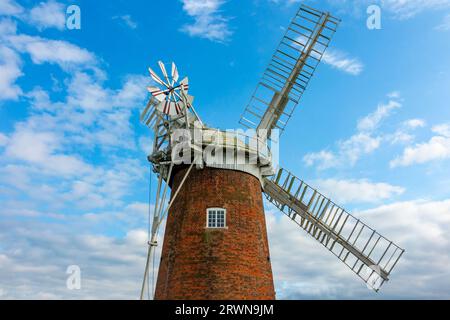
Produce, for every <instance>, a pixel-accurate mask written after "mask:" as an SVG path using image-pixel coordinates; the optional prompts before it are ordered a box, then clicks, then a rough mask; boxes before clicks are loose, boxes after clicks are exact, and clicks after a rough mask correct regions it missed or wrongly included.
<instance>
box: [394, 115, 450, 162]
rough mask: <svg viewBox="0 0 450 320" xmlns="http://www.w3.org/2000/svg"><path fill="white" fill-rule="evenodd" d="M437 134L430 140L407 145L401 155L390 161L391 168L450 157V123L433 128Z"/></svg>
mask: <svg viewBox="0 0 450 320" xmlns="http://www.w3.org/2000/svg"><path fill="white" fill-rule="evenodd" d="M432 131H433V132H434V133H435V134H436V135H435V136H433V137H432V138H431V139H430V140H429V141H428V142H424V143H418V144H416V145H414V146H410V147H407V148H406V149H405V150H404V151H403V154H402V155H401V156H398V157H396V158H395V159H394V160H392V161H391V162H390V166H391V168H396V167H406V166H410V165H413V164H423V163H427V162H430V161H435V160H444V159H448V158H450V125H449V124H442V125H438V126H435V127H433V128H432Z"/></svg>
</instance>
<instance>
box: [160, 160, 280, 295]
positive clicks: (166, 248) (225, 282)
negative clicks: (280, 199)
mask: <svg viewBox="0 0 450 320" xmlns="http://www.w3.org/2000/svg"><path fill="white" fill-rule="evenodd" d="M186 171H187V169H186V168H177V171H175V174H174V178H173V181H172V186H171V187H172V190H177V188H178V186H179V184H180V183H181V180H182V179H183V177H184V175H185V173H186ZM208 208H224V209H226V224H227V226H226V228H224V229H208V228H207V227H206V215H207V209H208ZM274 298H275V292H274V285H273V277H272V268H271V264H270V255H269V246H268V241H267V231H266V221H265V216H264V207H263V201H262V191H261V185H260V182H259V180H258V179H257V178H255V177H254V176H252V175H250V174H247V173H243V172H238V171H232V170H223V169H213V168H205V169H201V170H197V169H196V168H193V169H192V171H191V173H190V175H189V178H188V179H187V180H186V182H185V184H184V185H183V186H182V188H181V190H180V192H179V194H178V196H177V198H176V199H175V201H174V203H173V205H172V208H171V210H170V212H169V215H168V218H167V224H166V231H165V236H164V243H163V249H162V255H161V262H160V267H159V272H158V278H157V284H156V293H155V299H157V300H249V299H252V300H262V299H264V300H270V299H274Z"/></svg>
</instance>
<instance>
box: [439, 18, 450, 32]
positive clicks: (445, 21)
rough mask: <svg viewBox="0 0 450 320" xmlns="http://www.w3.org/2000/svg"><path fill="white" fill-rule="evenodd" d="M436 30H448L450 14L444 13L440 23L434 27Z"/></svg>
mask: <svg viewBox="0 0 450 320" xmlns="http://www.w3.org/2000/svg"><path fill="white" fill-rule="evenodd" d="M436 30H441V31H448V30H450V14H448V15H446V16H445V17H444V19H443V20H442V23H441V24H440V25H438V26H437V27H436Z"/></svg>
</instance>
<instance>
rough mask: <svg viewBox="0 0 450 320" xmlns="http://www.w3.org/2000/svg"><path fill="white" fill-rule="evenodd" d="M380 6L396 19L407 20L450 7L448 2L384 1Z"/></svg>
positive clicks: (439, 0) (429, 0)
mask: <svg viewBox="0 0 450 320" xmlns="http://www.w3.org/2000/svg"><path fill="white" fill-rule="evenodd" d="M382 5H383V7H384V8H385V9H387V10H388V11H390V12H391V13H392V14H394V16H395V17H396V18H399V19H409V18H412V17H414V16H416V15H417V14H419V13H421V12H423V11H427V10H439V9H445V8H448V7H450V1H449V0H384V1H383V2H382Z"/></svg>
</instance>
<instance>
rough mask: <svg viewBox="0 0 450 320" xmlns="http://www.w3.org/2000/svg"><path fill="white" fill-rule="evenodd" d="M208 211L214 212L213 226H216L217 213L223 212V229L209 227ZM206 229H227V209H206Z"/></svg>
mask: <svg viewBox="0 0 450 320" xmlns="http://www.w3.org/2000/svg"><path fill="white" fill-rule="evenodd" d="M210 211H216V216H215V218H214V219H215V220H214V222H215V224H216V225H217V211H223V227H210V226H209V214H210ZM206 229H228V226H227V209H225V208H207V209H206Z"/></svg>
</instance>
